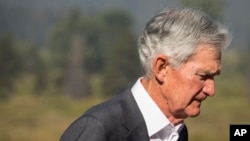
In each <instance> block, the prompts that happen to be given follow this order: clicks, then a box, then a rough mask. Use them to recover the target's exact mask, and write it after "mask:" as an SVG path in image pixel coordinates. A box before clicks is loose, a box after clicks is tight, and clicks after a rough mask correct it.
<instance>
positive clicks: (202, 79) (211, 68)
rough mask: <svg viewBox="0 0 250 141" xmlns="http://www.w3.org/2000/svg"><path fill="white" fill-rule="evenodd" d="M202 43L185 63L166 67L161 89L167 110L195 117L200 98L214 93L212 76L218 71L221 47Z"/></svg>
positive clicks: (202, 98)
mask: <svg viewBox="0 0 250 141" xmlns="http://www.w3.org/2000/svg"><path fill="white" fill-rule="evenodd" d="M211 46H212V45H210V44H201V45H200V46H199V47H198V49H197V51H196V54H194V55H193V56H192V57H191V58H190V59H189V60H188V61H187V62H186V63H185V64H184V65H182V66H181V67H179V68H177V69H174V68H171V67H170V68H169V69H168V70H167V77H166V80H165V82H166V83H164V84H163V85H164V86H163V89H162V93H163V96H164V97H165V99H166V100H167V104H168V108H169V111H170V112H171V113H172V114H173V115H174V116H175V117H177V118H186V117H195V116H198V115H199V113H200V106H201V102H202V101H203V100H205V99H206V97H207V96H213V95H214V94H215V84H214V83H215V82H214V76H215V75H218V74H219V73H220V69H221V63H220V51H218V50H217V49H216V48H213V47H211Z"/></svg>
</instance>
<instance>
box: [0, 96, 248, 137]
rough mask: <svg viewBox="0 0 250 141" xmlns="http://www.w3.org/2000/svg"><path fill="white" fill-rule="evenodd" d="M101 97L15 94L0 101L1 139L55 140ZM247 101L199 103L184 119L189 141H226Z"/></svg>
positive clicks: (242, 120) (243, 117)
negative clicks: (199, 110)
mask: <svg viewBox="0 0 250 141" xmlns="http://www.w3.org/2000/svg"><path fill="white" fill-rule="evenodd" d="M101 101H103V99H101V98H90V99H86V100H70V99H69V98H67V97H63V96H60V97H59V96H32V95H22V96H21V95H20V96H15V97H13V98H12V99H10V100H9V101H6V102H1V103H0V112H1V118H0V126H1V128H0V140H1V141H44V140H46V141H55V140H58V139H59V137H60V135H61V134H62V132H63V131H64V130H65V128H66V127H67V126H68V125H69V124H70V123H71V122H72V121H73V120H75V118H77V117H79V116H80V115H81V114H82V113H83V112H84V111H85V110H86V109H87V108H89V107H90V106H92V105H94V104H96V103H99V102H101ZM249 107H250V100H249V99H246V98H244V97H242V96H238V97H237V96H236V97H233V96H228V97H222V96H216V97H213V98H211V99H208V100H207V101H206V102H204V103H203V106H202V113H201V115H200V116H199V117H197V118H193V119H188V120H187V121H186V124H187V125H188V128H189V139H190V140H191V141H198V140H200V141H201V140H202V141H228V140H229V125H230V124H250V112H249Z"/></svg>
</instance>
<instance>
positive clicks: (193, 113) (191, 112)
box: [187, 109, 200, 117]
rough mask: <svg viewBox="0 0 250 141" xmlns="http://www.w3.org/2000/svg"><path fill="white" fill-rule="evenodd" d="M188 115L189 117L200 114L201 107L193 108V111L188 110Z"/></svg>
mask: <svg viewBox="0 0 250 141" xmlns="http://www.w3.org/2000/svg"><path fill="white" fill-rule="evenodd" d="M187 115H188V116H189V117H197V116H199V115H200V109H197V110H193V111H190V112H187Z"/></svg>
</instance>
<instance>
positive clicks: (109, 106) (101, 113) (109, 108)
mask: <svg viewBox="0 0 250 141" xmlns="http://www.w3.org/2000/svg"><path fill="white" fill-rule="evenodd" d="M129 95H130V92H129V90H126V91H124V92H122V93H120V94H118V95H116V96H114V97H112V98H110V99H108V100H106V101H104V102H102V103H99V104H97V105H95V106H93V107H91V108H90V109H88V110H87V111H86V112H85V113H84V114H83V116H91V117H95V118H97V119H101V120H105V119H106V118H108V119H110V118H112V117H117V116H122V115H121V114H122V110H123V109H122V104H123V103H124V101H125V99H126V97H129Z"/></svg>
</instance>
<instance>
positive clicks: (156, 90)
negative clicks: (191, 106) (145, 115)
mask: <svg viewBox="0 0 250 141" xmlns="http://www.w3.org/2000/svg"><path fill="white" fill-rule="evenodd" d="M141 83H142V85H143V87H144V88H145V90H146V91H147V92H148V94H149V95H150V97H151V98H152V99H153V101H154V102H155V103H156V105H157V106H158V107H159V108H160V109H161V111H162V112H163V113H164V115H165V116H166V117H167V118H168V120H169V121H170V122H171V123H172V124H173V125H177V124H179V123H181V122H183V120H184V119H183V118H177V117H175V116H174V115H173V114H172V113H171V112H170V110H169V107H168V101H167V99H166V97H164V96H163V93H162V91H161V89H162V87H161V84H159V82H158V81H156V80H154V79H152V78H150V79H148V78H146V77H143V78H142V79H141Z"/></svg>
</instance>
